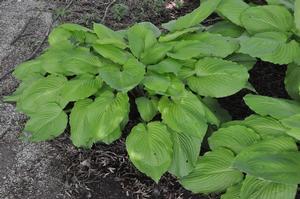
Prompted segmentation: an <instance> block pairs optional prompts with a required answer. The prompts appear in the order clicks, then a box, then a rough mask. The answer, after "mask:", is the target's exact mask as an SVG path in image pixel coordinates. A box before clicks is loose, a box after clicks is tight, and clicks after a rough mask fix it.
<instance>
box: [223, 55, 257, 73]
mask: <svg viewBox="0 0 300 199" xmlns="http://www.w3.org/2000/svg"><path fill="white" fill-rule="evenodd" d="M227 59H228V60H230V61H233V62H236V63H238V64H241V65H243V66H245V67H246V68H247V69H248V71H249V70H251V69H252V68H253V67H254V65H255V63H256V61H257V60H256V59H255V58H253V57H251V56H249V55H246V54H242V53H235V54H232V55H230V56H229V57H227Z"/></svg>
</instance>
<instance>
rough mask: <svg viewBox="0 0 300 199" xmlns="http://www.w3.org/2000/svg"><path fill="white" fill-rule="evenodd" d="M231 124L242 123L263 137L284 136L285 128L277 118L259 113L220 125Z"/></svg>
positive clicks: (226, 125)
mask: <svg viewBox="0 0 300 199" xmlns="http://www.w3.org/2000/svg"><path fill="white" fill-rule="evenodd" d="M231 125H244V126H246V127H248V128H251V129H253V130H254V131H255V132H256V133H258V134H259V135H260V136H261V137H262V138H263V139H269V138H273V137H280V136H285V135H286V131H287V128H285V127H284V126H283V125H282V124H281V123H280V122H279V121H278V120H276V119H274V118H272V117H268V116H265V117H263V116H260V115H251V116H249V117H247V118H246V119H245V120H242V121H231V122H227V123H225V124H224V125H222V127H228V126H231Z"/></svg>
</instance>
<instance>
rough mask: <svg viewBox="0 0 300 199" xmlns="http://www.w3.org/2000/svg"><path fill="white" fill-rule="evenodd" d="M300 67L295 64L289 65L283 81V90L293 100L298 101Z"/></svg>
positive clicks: (299, 96)
mask: <svg viewBox="0 0 300 199" xmlns="http://www.w3.org/2000/svg"><path fill="white" fill-rule="evenodd" d="M299 76H300V66H298V65H296V64H289V65H288V66H287V71H286V75H285V79H284V83H285V88H286V90H287V92H288V93H289V95H290V96H291V97H292V98H293V99H295V100H298V101H299V100H300V94H299V91H300V90H299V87H300V78H299Z"/></svg>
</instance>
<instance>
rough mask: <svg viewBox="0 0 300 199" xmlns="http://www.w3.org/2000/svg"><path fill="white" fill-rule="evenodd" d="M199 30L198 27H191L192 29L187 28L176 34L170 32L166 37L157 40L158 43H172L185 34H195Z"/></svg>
mask: <svg viewBox="0 0 300 199" xmlns="http://www.w3.org/2000/svg"><path fill="white" fill-rule="evenodd" d="M198 30H200V28H199V27H193V28H187V29H184V30H178V31H176V32H172V33H169V34H166V35H163V36H161V37H160V38H159V41H160V42H168V41H173V40H175V39H177V38H179V37H181V36H183V35H185V34H187V33H191V32H196V31H198Z"/></svg>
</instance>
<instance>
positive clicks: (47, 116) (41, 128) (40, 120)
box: [24, 103, 68, 142]
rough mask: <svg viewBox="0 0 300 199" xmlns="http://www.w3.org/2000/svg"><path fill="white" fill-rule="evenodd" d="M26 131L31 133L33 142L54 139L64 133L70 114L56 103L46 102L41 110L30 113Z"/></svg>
mask: <svg viewBox="0 0 300 199" xmlns="http://www.w3.org/2000/svg"><path fill="white" fill-rule="evenodd" d="M29 116H30V120H28V121H27V123H26V125H25V129H24V131H25V132H26V133H30V136H29V140H30V141H32V142H37V141H45V140H50V139H53V138H55V137H57V136H59V135H60V134H62V133H63V132H64V130H65V128H66V127H67V123H68V116H67V115H66V113H65V112H64V111H63V109H62V108H61V107H60V106H59V105H58V104H56V103H45V104H44V105H43V106H39V111H38V112H36V113H32V114H30V115H29Z"/></svg>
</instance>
